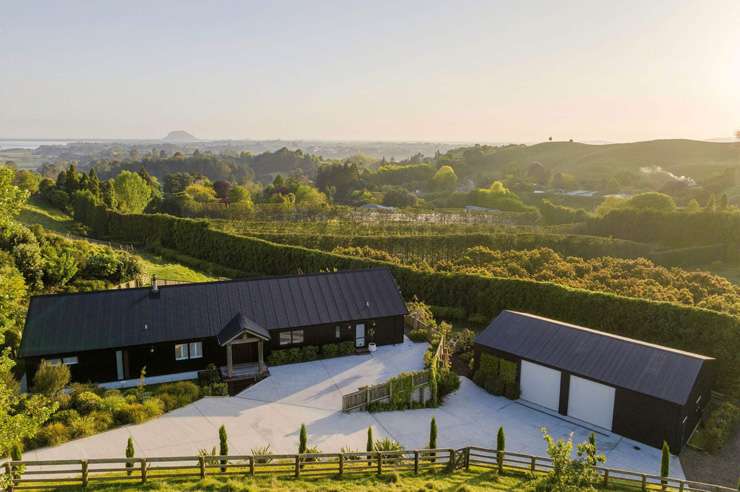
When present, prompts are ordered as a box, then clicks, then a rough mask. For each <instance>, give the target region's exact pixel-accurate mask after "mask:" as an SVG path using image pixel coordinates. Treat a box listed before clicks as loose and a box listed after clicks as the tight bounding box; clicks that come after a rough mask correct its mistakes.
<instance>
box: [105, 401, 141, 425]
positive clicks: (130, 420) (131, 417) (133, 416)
mask: <svg viewBox="0 0 740 492" xmlns="http://www.w3.org/2000/svg"><path fill="white" fill-rule="evenodd" d="M113 416H114V419H115V421H116V423H117V424H120V425H126V424H140V423H142V422H144V421H145V420H146V419H147V418H149V413H148V411H147V409H146V408H145V407H144V405H142V404H141V403H127V404H126V405H125V406H123V407H121V408H119V409H117V410H116V411H115V413H114V415H113Z"/></svg>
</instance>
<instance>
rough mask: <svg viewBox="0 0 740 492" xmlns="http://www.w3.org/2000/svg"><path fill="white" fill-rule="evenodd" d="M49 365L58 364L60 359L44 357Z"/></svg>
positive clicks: (60, 362) (60, 361)
mask: <svg viewBox="0 0 740 492" xmlns="http://www.w3.org/2000/svg"><path fill="white" fill-rule="evenodd" d="M44 360H45V361H46V363H47V364H49V365H50V366H59V365H61V364H62V359H44Z"/></svg>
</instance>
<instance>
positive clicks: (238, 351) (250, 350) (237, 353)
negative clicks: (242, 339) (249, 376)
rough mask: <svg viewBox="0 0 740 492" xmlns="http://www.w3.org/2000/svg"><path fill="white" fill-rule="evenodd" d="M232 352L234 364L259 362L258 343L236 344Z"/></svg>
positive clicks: (232, 347)
mask: <svg viewBox="0 0 740 492" xmlns="http://www.w3.org/2000/svg"><path fill="white" fill-rule="evenodd" d="M231 350H232V357H233V361H234V364H244V363H246V362H257V342H248V343H235V344H233V345H232V346H231Z"/></svg>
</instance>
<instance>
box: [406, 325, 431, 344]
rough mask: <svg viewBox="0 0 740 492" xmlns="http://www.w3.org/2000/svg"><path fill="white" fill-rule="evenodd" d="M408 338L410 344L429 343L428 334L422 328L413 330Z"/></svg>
mask: <svg viewBox="0 0 740 492" xmlns="http://www.w3.org/2000/svg"><path fill="white" fill-rule="evenodd" d="M408 337H409V339H410V340H411V341H412V342H417V343H420V342H428V341H429V334H428V332H427V330H425V329H424V328H414V329H413V330H411V331H410V332H409V334H408Z"/></svg>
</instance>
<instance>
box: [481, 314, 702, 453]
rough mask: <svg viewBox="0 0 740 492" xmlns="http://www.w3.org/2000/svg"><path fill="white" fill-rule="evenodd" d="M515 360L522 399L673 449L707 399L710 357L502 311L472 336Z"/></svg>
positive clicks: (676, 449)
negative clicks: (664, 443) (481, 330)
mask: <svg viewBox="0 0 740 492" xmlns="http://www.w3.org/2000/svg"><path fill="white" fill-rule="evenodd" d="M481 353H488V354H491V355H494V356H496V357H500V358H503V359H506V360H509V361H514V362H516V363H517V380H518V382H519V388H520V391H521V398H522V399H523V400H527V401H530V402H532V403H535V404H537V405H540V406H542V407H546V408H549V409H551V410H554V411H556V412H559V413H560V414H562V415H568V416H571V417H574V418H577V419H579V420H582V421H585V422H588V423H590V424H593V425H595V426H598V427H601V428H605V429H607V430H609V431H613V432H615V433H617V434H620V435H623V436H625V437H628V438H630V439H634V440H636V441H640V442H644V443H646V444H649V445H651V446H654V447H660V446H661V445H662V444H663V441H664V440H665V441H666V442H668V445H669V446H670V448H671V451H672V452H673V453H678V452H679V451H680V450H681V448H682V447H683V445H684V444H685V443H686V441H687V440H688V438H689V436H690V435H691V432H692V431H693V430H694V428H695V427H696V425H697V423H698V422H699V418H700V416H701V413H702V411H703V409H704V407H705V405H706V404H707V403H708V401H709V398H710V390H711V381H712V371H713V361H714V359H712V358H710V357H704V356H702V355H697V354H692V353H688V352H682V351H679V350H675V349H671V348H668V347H662V346H659V345H653V344H649V343H645V342H642V341H639V340H633V339H630V338H624V337H620V336H616V335H612V334H609V333H603V332H600V331H596V330H591V329H589V328H583V327H581V326H576V325H571V324H567V323H562V322H560V321H555V320H552V319H547V318H542V317H539V316H535V315H532V314H526V313H518V312H514V311H503V312H502V313H501V314H499V315H498V316H497V317H496V318H495V319H494V320H493V321H492V322H491V324H490V325H489V326H488V327H487V328H486V329H485V330H484V331H483V332H481V333H480V334H479V335H478V336H477V337H476V339H475V358H476V370H477V368H478V366H479V364H480V357H481Z"/></svg>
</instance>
